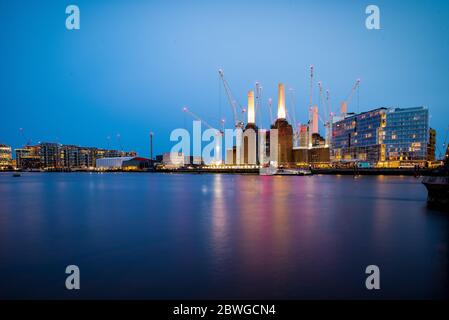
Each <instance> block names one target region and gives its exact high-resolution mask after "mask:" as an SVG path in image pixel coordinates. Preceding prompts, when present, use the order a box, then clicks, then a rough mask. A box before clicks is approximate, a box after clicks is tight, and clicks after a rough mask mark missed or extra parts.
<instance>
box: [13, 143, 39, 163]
mask: <svg viewBox="0 0 449 320" xmlns="http://www.w3.org/2000/svg"><path fill="white" fill-rule="evenodd" d="M14 151H15V153H16V167H17V168H18V169H39V168H41V167H42V163H41V157H40V155H39V145H37V146H25V147H23V148H19V149H15V150H14Z"/></svg>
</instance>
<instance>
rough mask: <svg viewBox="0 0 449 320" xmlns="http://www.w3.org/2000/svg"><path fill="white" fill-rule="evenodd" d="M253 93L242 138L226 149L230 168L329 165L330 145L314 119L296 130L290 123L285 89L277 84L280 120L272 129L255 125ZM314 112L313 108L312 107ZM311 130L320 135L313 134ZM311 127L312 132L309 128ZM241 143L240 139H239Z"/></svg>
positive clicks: (278, 116) (278, 115) (249, 97)
mask: <svg viewBox="0 0 449 320" xmlns="http://www.w3.org/2000/svg"><path fill="white" fill-rule="evenodd" d="M254 105H255V102H254V91H249V92H248V106H247V110H246V111H247V124H246V126H244V125H243V124H241V125H240V127H241V128H242V127H243V135H242V138H241V139H240V141H241V143H238V142H237V146H234V147H233V148H232V149H229V150H226V160H225V162H226V164H227V165H235V164H237V165H252V166H255V165H260V166H265V165H268V164H270V162H271V164H274V165H279V166H283V167H295V166H303V165H307V164H309V163H315V164H318V163H323V164H324V163H329V161H330V152H329V146H328V145H326V144H325V139H324V138H322V137H321V136H320V135H319V134H318V125H317V124H316V123H314V121H318V118H317V117H315V119H314V118H313V113H312V117H311V123H312V125H311V124H310V123H308V124H306V125H298V127H297V128H294V127H293V126H292V125H291V124H290V123H289V121H288V120H287V110H286V106H285V87H284V85H283V84H282V83H280V84H279V85H278V105H277V118H276V120H275V121H274V123H273V124H271V126H270V130H264V129H259V128H258V127H257V126H256V112H255V107H254ZM312 110H313V108H312ZM312 127H316V128H317V130H316V131H317V132H312ZM309 128H311V129H309ZM275 133H276V134H275ZM237 140H238V138H237Z"/></svg>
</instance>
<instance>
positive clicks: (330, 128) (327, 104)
mask: <svg viewBox="0 0 449 320" xmlns="http://www.w3.org/2000/svg"><path fill="white" fill-rule="evenodd" d="M326 108H327V111H328V112H329V118H328V121H327V132H328V136H327V137H326V138H327V143H326V144H327V145H328V146H330V145H331V143H332V123H333V121H334V114H333V112H332V107H331V103H330V93H329V90H326Z"/></svg>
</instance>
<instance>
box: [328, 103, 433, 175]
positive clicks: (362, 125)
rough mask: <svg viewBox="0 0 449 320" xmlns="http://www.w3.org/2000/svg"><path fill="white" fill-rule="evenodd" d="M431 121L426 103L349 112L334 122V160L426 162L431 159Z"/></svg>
mask: <svg viewBox="0 0 449 320" xmlns="http://www.w3.org/2000/svg"><path fill="white" fill-rule="evenodd" d="M428 122H429V116H428V110H427V108H424V107H417V108H378V109H374V110H371V111H367V112H363V113H360V114H348V115H347V116H346V117H345V118H344V119H342V120H339V121H336V122H334V123H333V125H332V142H331V160H332V161H333V162H340V163H344V162H366V163H369V164H370V165H372V166H387V167H389V166H390V167H398V166H401V165H403V164H404V163H407V162H408V163H410V164H422V163H423V162H425V161H427V160H428V149H427V147H428V144H429V127H428Z"/></svg>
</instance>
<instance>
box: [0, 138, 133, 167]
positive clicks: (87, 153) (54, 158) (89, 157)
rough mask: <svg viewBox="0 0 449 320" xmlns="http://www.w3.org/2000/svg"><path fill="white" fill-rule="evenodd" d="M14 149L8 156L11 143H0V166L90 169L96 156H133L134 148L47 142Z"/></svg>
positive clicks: (94, 165) (101, 157)
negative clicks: (123, 149)
mask: <svg viewBox="0 0 449 320" xmlns="http://www.w3.org/2000/svg"><path fill="white" fill-rule="evenodd" d="M14 151H15V155H16V158H15V160H13V159H12V149H11V147H9V146H6V145H0V168H3V169H4V168H8V167H15V168H17V169H46V170H52V169H55V170H58V169H92V168H95V167H96V163H97V160H98V159H103V158H120V157H130V158H133V157H136V153H135V152H134V151H131V152H125V151H118V150H107V149H100V148H93V147H80V146H75V145H63V144H59V143H47V142H43V143H39V144H37V145H32V146H31V145H27V146H25V147H23V148H19V149H15V150H14Z"/></svg>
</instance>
